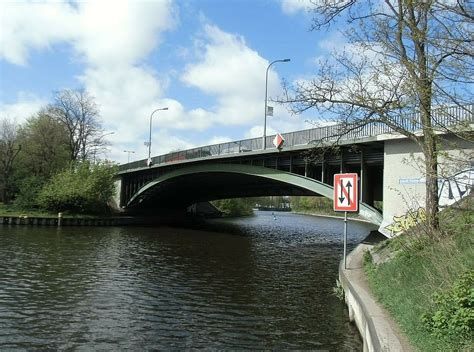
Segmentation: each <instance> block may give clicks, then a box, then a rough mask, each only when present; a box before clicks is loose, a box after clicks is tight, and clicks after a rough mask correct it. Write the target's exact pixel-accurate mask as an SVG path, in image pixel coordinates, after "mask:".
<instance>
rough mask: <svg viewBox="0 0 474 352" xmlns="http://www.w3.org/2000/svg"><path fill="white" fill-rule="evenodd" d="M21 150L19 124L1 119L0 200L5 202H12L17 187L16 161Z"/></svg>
mask: <svg viewBox="0 0 474 352" xmlns="http://www.w3.org/2000/svg"><path fill="white" fill-rule="evenodd" d="M20 150H21V145H20V144H19V143H18V126H17V124H16V123H15V122H14V121H10V120H8V119H2V120H0V201H3V202H5V203H9V202H10V200H11V197H12V193H13V191H14V189H15V185H14V182H13V176H14V166H15V164H14V163H15V159H16V158H17V156H18V153H19V152H20Z"/></svg>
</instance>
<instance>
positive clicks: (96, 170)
mask: <svg viewBox="0 0 474 352" xmlns="http://www.w3.org/2000/svg"><path fill="white" fill-rule="evenodd" d="M115 172H116V168H115V167H114V166H112V165H110V164H91V163H89V162H83V163H81V164H76V165H73V166H71V167H69V168H68V169H66V170H64V171H62V172H60V173H58V174H57V175H55V176H53V177H52V179H51V180H50V181H49V182H48V183H47V184H46V185H45V186H44V187H43V189H42V190H41V192H40V193H39V195H38V203H39V205H40V207H42V208H44V209H47V210H52V211H71V212H76V213H102V212H105V211H106V210H107V209H108V206H107V202H108V201H109V199H110V198H111V197H112V196H113V194H114V175H115Z"/></svg>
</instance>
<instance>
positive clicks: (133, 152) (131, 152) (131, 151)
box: [123, 150, 135, 164]
mask: <svg viewBox="0 0 474 352" xmlns="http://www.w3.org/2000/svg"><path fill="white" fill-rule="evenodd" d="M123 152H124V153H128V159H127V164H128V163H129V162H130V154H135V151H134V150H124V151H123Z"/></svg>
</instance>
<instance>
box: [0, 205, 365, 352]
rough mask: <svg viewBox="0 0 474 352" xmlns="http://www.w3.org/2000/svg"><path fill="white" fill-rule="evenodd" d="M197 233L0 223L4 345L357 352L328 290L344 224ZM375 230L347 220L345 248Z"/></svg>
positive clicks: (308, 220)
mask: <svg viewBox="0 0 474 352" xmlns="http://www.w3.org/2000/svg"><path fill="white" fill-rule="evenodd" d="M275 214H276V215H275V216H273V215H272V213H270V212H256V216H254V217H249V218H241V219H237V220H235V219H234V220H217V221H212V223H211V224H208V225H200V227H201V228H200V229H199V230H196V229H178V228H165V227H158V228H152V227H76V228H72V227H64V228H61V229H56V228H47V227H26V226H23V227H22V226H17V227H15V226H12V227H10V226H3V227H2V225H0V350H74V351H76V350H79V351H90V350H113V351H117V350H135V351H142V350H154V349H157V350H169V349H172V350H182V349H193V348H208V349H219V350H223V349H224V350H229V349H232V350H234V349H253V350H255V349H277V350H281V349H313V350H327V351H358V350H361V349H362V345H361V341H360V338H359V336H358V333H357V331H356V328H355V327H354V326H353V325H352V324H350V323H349V321H348V318H347V312H346V308H345V306H344V304H343V303H342V302H340V301H339V300H338V299H337V298H336V297H335V296H334V295H333V294H332V288H333V287H334V285H335V281H336V278H337V268H338V263H339V261H340V259H341V256H342V244H341V232H342V229H343V223H342V221H341V220H337V219H328V218H318V217H311V216H305V215H297V214H290V213H275ZM371 229H373V227H371V225H367V224H361V223H352V222H351V223H349V245H350V246H351V247H353V246H354V245H355V244H356V243H358V242H360V241H361V240H362V239H363V238H364V237H365V236H366V235H367V234H368V232H369V231H370V230H371Z"/></svg>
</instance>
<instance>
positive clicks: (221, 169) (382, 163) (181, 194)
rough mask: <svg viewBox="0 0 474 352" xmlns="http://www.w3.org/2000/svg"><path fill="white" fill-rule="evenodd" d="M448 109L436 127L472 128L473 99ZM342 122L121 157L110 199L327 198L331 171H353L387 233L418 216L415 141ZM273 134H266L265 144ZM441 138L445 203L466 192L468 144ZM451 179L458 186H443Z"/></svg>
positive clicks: (139, 207)
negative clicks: (279, 142) (279, 141)
mask: <svg viewBox="0 0 474 352" xmlns="http://www.w3.org/2000/svg"><path fill="white" fill-rule="evenodd" d="M450 109H451V111H449V114H446V110H445V109H443V111H442V112H441V111H440V112H438V113H437V115H436V114H435V118H436V121H438V123H439V124H440V125H442V126H445V125H456V124H459V123H461V122H462V123H464V124H465V123H467V125H468V127H467V128H468V129H470V131H471V132H472V130H473V129H472V127H473V122H474V114H473V112H474V105H470V106H468V107H467V108H466V107H463V108H450ZM443 119H444V120H443ZM404 120H406V124H407V126H406V128H407V129H410V128H411V129H412V130H413V131H416V130H417V125H416V123H413V121H416V116H415V118H414V116H409V117H401V118H400V123H401V124H403V123H404ZM343 128H344V126H341V125H332V126H326V127H319V128H312V129H308V130H303V131H296V132H291V133H285V134H282V136H283V138H284V139H285V143H284V145H283V148H281V149H277V148H275V147H273V148H269V149H266V150H262V139H261V138H254V139H246V140H240V141H235V142H228V143H221V144H216V145H210V146H203V147H198V148H194V149H189V150H183V151H179V152H173V153H169V154H165V155H160V156H156V157H154V158H152V165H151V166H148V165H147V159H143V160H139V161H136V162H133V163H128V164H124V165H121V166H120V170H119V173H118V181H117V186H118V187H117V190H118V193H117V199H116V201H117V203H118V204H119V205H120V207H122V208H123V209H124V210H126V211H135V212H143V211H150V210H151V211H153V212H160V211H165V210H169V209H176V210H177V209H185V208H187V207H189V206H190V205H192V204H194V203H198V202H205V201H210V200H215V199H223V198H234V197H254V196H270V195H313V196H323V197H327V198H330V199H332V192H333V191H332V183H333V175H334V174H336V173H341V172H355V173H357V174H358V175H359V185H358V187H359V194H360V201H361V202H360V205H359V209H360V215H361V216H363V217H365V218H366V219H368V220H369V221H371V222H373V223H375V224H377V225H379V226H380V231H381V232H382V233H384V234H385V235H387V236H391V235H394V234H397V233H398V232H400V231H401V230H403V229H404V227H407V226H410V224H413V223H414V222H416V221H417V218H419V217H422V216H423V210H422V209H423V208H424V202H425V194H424V179H423V167H422V165H421V164H420V157H421V156H422V153H421V151H420V149H419V147H418V145H416V144H414V143H413V142H411V141H410V140H408V139H407V138H405V137H403V136H401V135H399V134H397V133H394V132H393V131H392V130H391V129H390V128H388V127H387V126H385V125H382V124H375V123H374V124H370V125H367V126H364V127H363V128H361V129H356V130H353V131H351V132H349V133H346V134H344V135H343V136H341V131H342V129H343ZM274 137H275V136H268V137H267V143H266V144H267V146H268V145H272V140H273V138H274ZM442 140H443V143H442V149H443V150H444V151H445V152H446V153H445V154H443V155H444V157H443V158H441V160H440V174H441V175H442V176H443V177H444V178H443V179H441V180H440V183H442V184H443V185H446V187H444V193H443V194H441V196H442V198H443V195H444V198H446V199H442V200H441V202H443V204H444V205H447V204H449V203H450V202H451V203H452V202H454V201H456V200H457V198H460V197H463V196H466V195H467V194H469V192H470V190H471V188H472V186H473V180H474V173H473V172H472V166H473V165H472V163H473V160H474V156H473V153H474V151H473V150H474V149H473V145H472V142H469V140H466V139H461V138H458V137H456V136H455V135H454V134H444V135H443V136H442ZM471 140H472V139H471ZM328 146H332V148H328ZM334 146H336V147H335V148H333V147H334ZM453 160H456V163H454V162H453ZM456 177H457V178H456ZM453 182H454V183H453ZM451 185H452V187H453V189H454V185H456V187H457V189H462V190H460V191H459V192H457V193H456V192H454V193H453V192H447V190H448V188H449V189H451ZM442 188H443V187H442ZM441 191H442V190H441ZM446 192H447V193H446ZM382 202H383V215H382V209H381V208H382ZM443 204H441V205H443ZM377 207H378V208H379V209H377ZM420 209H421V210H420ZM400 228H401V230H400Z"/></svg>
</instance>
